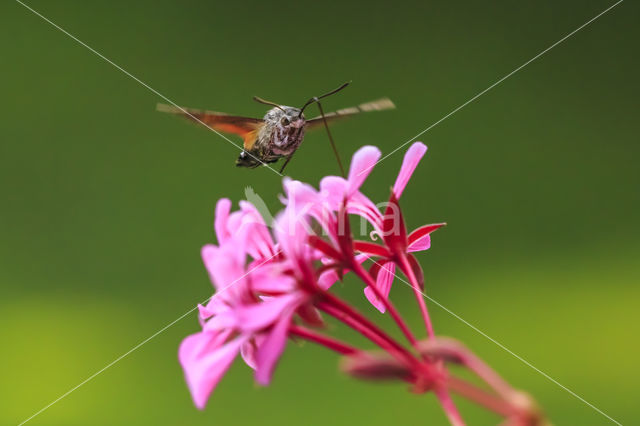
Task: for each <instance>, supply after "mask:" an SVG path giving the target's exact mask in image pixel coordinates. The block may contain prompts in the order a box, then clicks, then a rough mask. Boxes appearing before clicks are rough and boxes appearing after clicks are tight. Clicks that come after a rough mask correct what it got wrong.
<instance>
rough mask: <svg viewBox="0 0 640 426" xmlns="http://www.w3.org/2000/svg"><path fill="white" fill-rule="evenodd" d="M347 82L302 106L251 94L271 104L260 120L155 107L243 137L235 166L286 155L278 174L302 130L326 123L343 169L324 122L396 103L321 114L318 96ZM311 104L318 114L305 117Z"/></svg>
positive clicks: (383, 102)
mask: <svg viewBox="0 0 640 426" xmlns="http://www.w3.org/2000/svg"><path fill="white" fill-rule="evenodd" d="M348 84H349V83H345V84H343V85H342V86H340V87H338V88H337V89H335V90H332V91H331V92H328V93H325V94H324V95H322V96H315V97H313V98H311V99H309V100H308V101H307V102H306V103H305V104H304V105H303V106H302V107H301V108H296V107H291V106H286V105H279V104H276V103H274V102H270V101H266V100H264V99H261V98H259V97H257V96H256V97H254V100H255V101H257V102H260V103H262V104H266V105H270V106H272V107H273V108H272V109H270V110H269V111H267V113H266V114H265V116H264V117H263V118H262V119H259V118H251V117H241V116H235V115H228V114H225V113H220V112H213V111H200V110H196V109H191V108H182V107H177V106H171V105H165V104H158V106H157V109H158V111H162V112H168V113H172V114H176V115H179V116H182V117H184V118H187V119H190V120H192V121H196V122H200V123H201V124H205V125H207V126H208V127H210V128H212V129H214V130H216V131H220V132H224V133H232V134H235V135H238V136H240V137H242V139H243V141H244V144H243V150H242V152H241V153H240V155H239V157H238V159H237V160H236V166H239V167H249V168H254V167H257V166H259V165H263V164H264V165H266V164H267V163H274V162H276V161H278V160H279V159H280V158H285V163H284V164H283V166H282V169H281V170H280V172H281V173H282V171H283V170H284V168H285V166H286V165H287V163H288V162H289V160H291V157H292V156H293V154H294V153H295V152H296V150H297V149H298V147H299V146H300V144H301V143H302V139H303V138H304V134H305V131H306V130H307V129H313V128H316V127H319V126H321V125H322V124H325V125H326V126H327V132H328V134H329V140H330V141H331V145H332V147H333V150H334V153H335V154H336V157H337V158H338V164H339V165H340V168H341V169H342V164H341V163H340V159H339V157H338V156H337V150H336V147H335V144H334V143H333V139H332V138H331V133H330V132H329V127H328V124H327V123H328V122H332V121H334V120H336V119H339V118H343V117H348V116H351V115H355V114H358V113H360V112H368V111H382V110H386V109H393V108H395V105H394V104H393V102H391V100H390V99H388V98H382V99H378V100H375V101H372V102H367V103H363V104H360V105H358V106H355V107H351V108H345V109H341V110H338V111H334V112H330V113H328V114H324V112H323V110H322V106H321V105H320V102H319V101H320V99H322V98H324V97H327V96H329V95H332V94H334V93H336V92H338V91H340V90H342V89H343V88H345V87H346V86H347V85H348ZM314 103H316V104H318V107H319V108H320V115H319V116H317V117H314V118H311V119H308V120H307V119H306V117H305V116H304V110H305V108H307V107H308V106H309V105H311V104H314ZM343 174H344V171H343Z"/></svg>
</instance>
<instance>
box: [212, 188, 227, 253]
mask: <svg viewBox="0 0 640 426" xmlns="http://www.w3.org/2000/svg"><path fill="white" fill-rule="evenodd" d="M230 211H231V201H230V200H229V199H228V198H221V199H220V200H218V203H217V204H216V218H215V221H214V228H215V230H216V237H217V238H218V244H222V243H223V242H224V241H226V240H227V238H229V231H228V229H227V220H228V219H229V212H230Z"/></svg>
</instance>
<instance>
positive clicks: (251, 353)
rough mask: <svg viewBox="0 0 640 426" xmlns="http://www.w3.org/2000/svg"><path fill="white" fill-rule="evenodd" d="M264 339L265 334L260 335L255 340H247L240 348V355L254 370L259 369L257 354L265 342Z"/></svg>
mask: <svg viewBox="0 0 640 426" xmlns="http://www.w3.org/2000/svg"><path fill="white" fill-rule="evenodd" d="M264 339H265V336H264V335H263V334H259V335H257V336H255V337H254V338H253V339H250V340H247V341H246V342H245V343H244V344H243V345H242V347H241V348H240V355H242V359H243V360H244V362H245V363H246V364H247V365H248V366H249V367H251V368H252V369H253V370H255V369H256V368H257V364H256V353H257V352H258V348H259V347H260V345H261V344H262V342H264Z"/></svg>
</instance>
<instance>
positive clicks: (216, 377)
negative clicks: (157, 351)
mask: <svg viewBox="0 0 640 426" xmlns="http://www.w3.org/2000/svg"><path fill="white" fill-rule="evenodd" d="M229 211H230V203H229V202H228V201H227V200H221V201H220V202H219V203H218V206H217V208H216V212H217V215H216V221H215V228H216V233H217V235H218V238H219V242H220V244H221V245H220V246H219V247H218V246H214V245H207V246H205V247H204V248H203V249H202V257H203V261H204V263H205V266H206V267H207V270H208V271H209V275H210V276H211V279H212V282H213V284H214V286H215V287H216V290H217V292H216V294H215V295H214V296H213V297H212V298H211V300H210V301H209V303H208V304H207V305H206V306H199V318H200V321H201V324H202V331H201V332H199V333H196V334H193V335H191V336H189V337H187V338H186V339H185V340H184V341H183V342H182V344H181V345H180V349H179V352H178V357H179V360H180V363H181V364H182V367H183V369H184V372H185V378H186V380H187V384H188V387H189V390H190V391H191V395H192V397H193V400H194V403H195V405H196V406H197V407H198V408H200V409H202V408H204V406H205V404H206V401H207V400H208V398H209V397H210V395H211V393H212V392H213V390H214V389H215V387H216V385H217V384H218V382H219V381H220V379H221V378H222V376H223V375H224V373H225V372H226V371H227V369H228V368H229V367H230V365H231V363H232V362H233V360H234V359H235V358H236V356H237V355H238V354H239V353H242V355H243V358H244V359H245V361H246V362H247V364H249V365H250V366H251V367H252V368H254V369H255V371H256V372H255V378H256V381H257V382H258V383H259V384H261V385H267V384H268V383H269V382H270V380H271V375H272V373H273V370H274V368H275V366H276V364H277V361H278V359H279V358H280V355H281V354H282V351H283V350H284V347H285V344H286V339H287V336H288V329H289V326H290V325H291V320H292V317H293V315H294V314H295V313H296V310H297V309H298V308H300V307H301V306H303V305H304V304H305V302H307V301H308V298H309V293H308V292H306V291H305V290H303V289H301V288H299V286H297V284H296V279H295V277H293V276H292V275H290V274H287V273H283V271H284V270H285V269H287V268H290V265H287V264H285V263H279V262H276V261H275V260H274V259H271V258H274V257H275V254H276V252H275V250H276V246H275V245H274V244H273V241H272V239H271V236H270V234H269V232H268V229H267V228H266V226H265V225H264V222H261V220H258V219H257V218H256V217H255V215H256V214H257V212H256V211H255V208H254V207H253V206H251V205H250V204H248V203H244V205H242V204H241V210H240V211H239V212H234V213H232V214H229ZM232 229H233V230H235V232H231V230H232ZM271 253H274V254H273V255H272V256H271V258H268V257H266V255H268V254H271ZM247 255H249V256H250V257H253V258H254V259H256V258H260V257H261V258H263V259H262V260H260V259H258V260H254V261H253V262H252V263H251V264H250V265H248V266H247V260H248V259H247ZM259 262H261V263H259Z"/></svg>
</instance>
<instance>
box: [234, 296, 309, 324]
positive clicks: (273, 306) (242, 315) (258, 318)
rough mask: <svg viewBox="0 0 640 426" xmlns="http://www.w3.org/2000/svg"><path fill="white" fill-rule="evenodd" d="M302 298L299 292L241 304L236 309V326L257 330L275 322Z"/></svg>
mask: <svg viewBox="0 0 640 426" xmlns="http://www.w3.org/2000/svg"><path fill="white" fill-rule="evenodd" d="M300 299H301V295H300V294H298V293H293V294H286V295H284V296H276V297H269V298H264V300H263V301H262V302H260V303H255V304H253V305H245V306H239V307H237V308H235V309H234V314H235V318H236V321H237V323H236V328H237V329H239V330H242V331H244V332H255V331H259V330H261V329H263V328H266V327H268V326H270V325H272V324H274V323H275V322H276V321H277V320H278V319H279V318H281V317H282V316H283V315H284V313H285V312H289V311H291V309H290V308H291V306H293V305H295V304H297V302H298V301H299V300H300Z"/></svg>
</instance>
